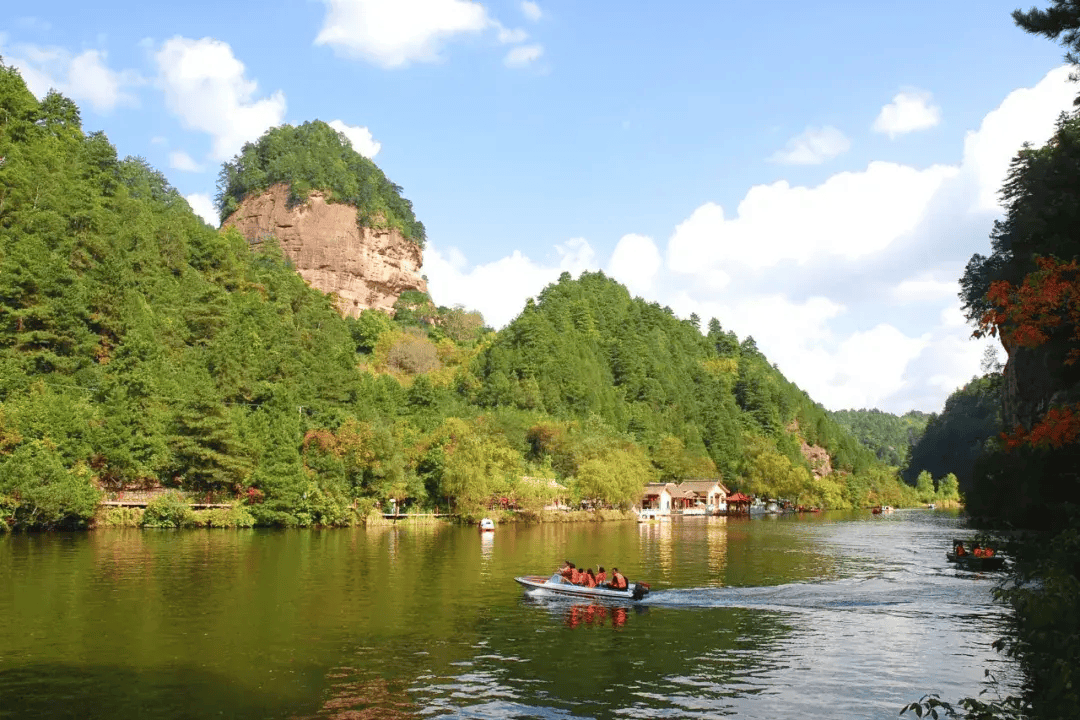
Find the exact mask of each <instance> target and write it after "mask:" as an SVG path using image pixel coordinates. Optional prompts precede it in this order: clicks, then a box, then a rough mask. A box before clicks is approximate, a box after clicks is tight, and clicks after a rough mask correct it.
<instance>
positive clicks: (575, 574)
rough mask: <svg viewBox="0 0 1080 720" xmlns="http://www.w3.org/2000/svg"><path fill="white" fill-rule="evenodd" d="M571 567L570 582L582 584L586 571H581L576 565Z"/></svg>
mask: <svg viewBox="0 0 1080 720" xmlns="http://www.w3.org/2000/svg"><path fill="white" fill-rule="evenodd" d="M571 567H572V573H571V575H570V582H572V583H574V584H575V585H581V584H582V582H583V579H582V576H583V575H585V573H583V572H581V571H580V570H578V569H577V568H576V567H573V566H571Z"/></svg>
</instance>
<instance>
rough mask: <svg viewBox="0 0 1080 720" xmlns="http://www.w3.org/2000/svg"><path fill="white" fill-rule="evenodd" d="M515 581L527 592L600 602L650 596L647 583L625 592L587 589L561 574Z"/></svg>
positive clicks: (535, 576) (639, 583)
mask: <svg viewBox="0 0 1080 720" xmlns="http://www.w3.org/2000/svg"><path fill="white" fill-rule="evenodd" d="M514 580H516V581H517V582H518V583H519V584H520V585H522V586H523V587H524V588H525V592H533V591H536V592H549V593H553V594H555V595H568V596H571V597H585V598H596V599H598V600H640V599H642V598H643V597H645V596H646V595H648V594H649V586H648V584H647V583H641V582H637V583H630V584H629V586H628V587H627V588H626V589H625V590H614V589H612V588H609V587H585V586H584V585H574V584H573V583H571V582H569V581H567V580H566V579H564V578H563V576H562V575H560V574H559V573H555V574H554V575H552V576H551V577H547V576H546V575H524V576H522V577H516V578H514Z"/></svg>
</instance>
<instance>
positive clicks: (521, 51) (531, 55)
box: [503, 45, 544, 68]
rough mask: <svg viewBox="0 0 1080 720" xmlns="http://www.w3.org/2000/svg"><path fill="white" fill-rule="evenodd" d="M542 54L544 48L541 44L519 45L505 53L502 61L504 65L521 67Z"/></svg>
mask: <svg viewBox="0 0 1080 720" xmlns="http://www.w3.org/2000/svg"><path fill="white" fill-rule="evenodd" d="M543 54H544V48H543V46H542V45H519V46H518V47H516V48H514V49H513V50H511V51H510V52H508V53H506V58H505V59H504V60H503V63H504V64H505V65H506V67H511V68H522V67H526V66H527V65H529V64H530V63H532V62H534V61H536V60H538V59H540V56H541V55H543Z"/></svg>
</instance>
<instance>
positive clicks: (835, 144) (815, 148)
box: [769, 125, 851, 165]
mask: <svg viewBox="0 0 1080 720" xmlns="http://www.w3.org/2000/svg"><path fill="white" fill-rule="evenodd" d="M849 148H851V141H850V140H848V139H847V137H845V136H844V133H842V132H840V131H839V130H837V129H836V128H834V127H832V126H831V125H826V126H825V127H820V128H815V127H808V128H806V130H804V131H803V132H802V133H800V134H799V135H796V136H795V137H793V138H791V139H790V140H788V142H787V145H785V146H784V149H783V150H777V151H776V152H775V153H773V154H772V156H771V157H770V158H769V161H770V162H775V163H783V164H785V165H819V164H821V163H823V162H825V161H826V160H831V159H832V158H834V157H836V156H837V155H840V154H841V153H845V152H847V151H848V149H849Z"/></svg>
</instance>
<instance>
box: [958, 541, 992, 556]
mask: <svg viewBox="0 0 1080 720" xmlns="http://www.w3.org/2000/svg"><path fill="white" fill-rule="evenodd" d="M955 549H956V557H964V556H965V555H967V554H968V551H967V549H966V548H965V547H964V543H963V542H960V541H958V542H957V543H956V548H955ZM971 555H972V557H994V548H989V547H987V548H984V547H983V546H981V545H980V544H979V543H975V544H974V545H973V546H972V548H971Z"/></svg>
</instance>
